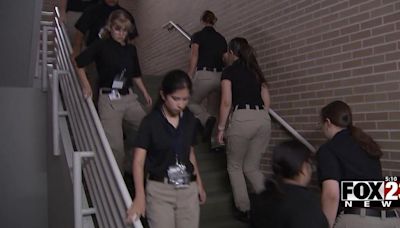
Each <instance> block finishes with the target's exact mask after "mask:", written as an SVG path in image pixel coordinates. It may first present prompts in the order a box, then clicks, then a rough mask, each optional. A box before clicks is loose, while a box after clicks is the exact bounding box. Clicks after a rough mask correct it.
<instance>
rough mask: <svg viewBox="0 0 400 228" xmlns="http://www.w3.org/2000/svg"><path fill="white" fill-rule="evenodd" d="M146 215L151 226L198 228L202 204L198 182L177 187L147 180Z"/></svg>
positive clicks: (154, 227)
mask: <svg viewBox="0 0 400 228" xmlns="http://www.w3.org/2000/svg"><path fill="white" fill-rule="evenodd" d="M146 216H147V220H148V222H149V226H150V228H198V227H199V219H200V205H199V198H198V190H197V184H196V182H191V183H190V186H189V187H188V188H184V189H175V187H174V186H172V185H170V184H164V183H161V182H156V181H151V180H148V181H147V186H146Z"/></svg>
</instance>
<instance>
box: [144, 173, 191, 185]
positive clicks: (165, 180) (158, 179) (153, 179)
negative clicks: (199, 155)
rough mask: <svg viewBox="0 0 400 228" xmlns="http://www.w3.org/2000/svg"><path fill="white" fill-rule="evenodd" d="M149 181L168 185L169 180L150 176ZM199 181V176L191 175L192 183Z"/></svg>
mask: <svg viewBox="0 0 400 228" xmlns="http://www.w3.org/2000/svg"><path fill="white" fill-rule="evenodd" d="M148 179H149V180H152V181H157V182H162V183H165V184H168V178H167V177H159V176H155V175H151V174H150V175H149V177H148ZM196 180H197V176H196V175H190V182H192V181H196Z"/></svg>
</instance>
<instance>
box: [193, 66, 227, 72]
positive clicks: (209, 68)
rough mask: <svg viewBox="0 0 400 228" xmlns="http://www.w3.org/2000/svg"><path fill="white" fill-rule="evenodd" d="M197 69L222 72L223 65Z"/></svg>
mask: <svg viewBox="0 0 400 228" xmlns="http://www.w3.org/2000/svg"><path fill="white" fill-rule="evenodd" d="M197 70H206V71H215V72H221V71H222V67H197Z"/></svg>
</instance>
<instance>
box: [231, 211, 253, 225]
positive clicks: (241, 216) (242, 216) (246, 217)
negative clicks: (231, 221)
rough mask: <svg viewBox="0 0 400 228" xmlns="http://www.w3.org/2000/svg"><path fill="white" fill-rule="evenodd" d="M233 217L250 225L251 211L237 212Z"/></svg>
mask: <svg viewBox="0 0 400 228" xmlns="http://www.w3.org/2000/svg"><path fill="white" fill-rule="evenodd" d="M233 217H235V219H237V220H239V221H241V222H244V223H250V211H240V210H235V212H234V213H233Z"/></svg>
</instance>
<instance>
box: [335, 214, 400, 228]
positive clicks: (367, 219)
mask: <svg viewBox="0 0 400 228" xmlns="http://www.w3.org/2000/svg"><path fill="white" fill-rule="evenodd" d="M359 227H363V228H375V227H379V228H400V218H399V217H398V215H397V217H391V218H386V217H385V218H380V217H372V216H365V212H364V215H352V214H340V215H339V216H338V217H337V218H336V223H335V225H334V228H359Z"/></svg>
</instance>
